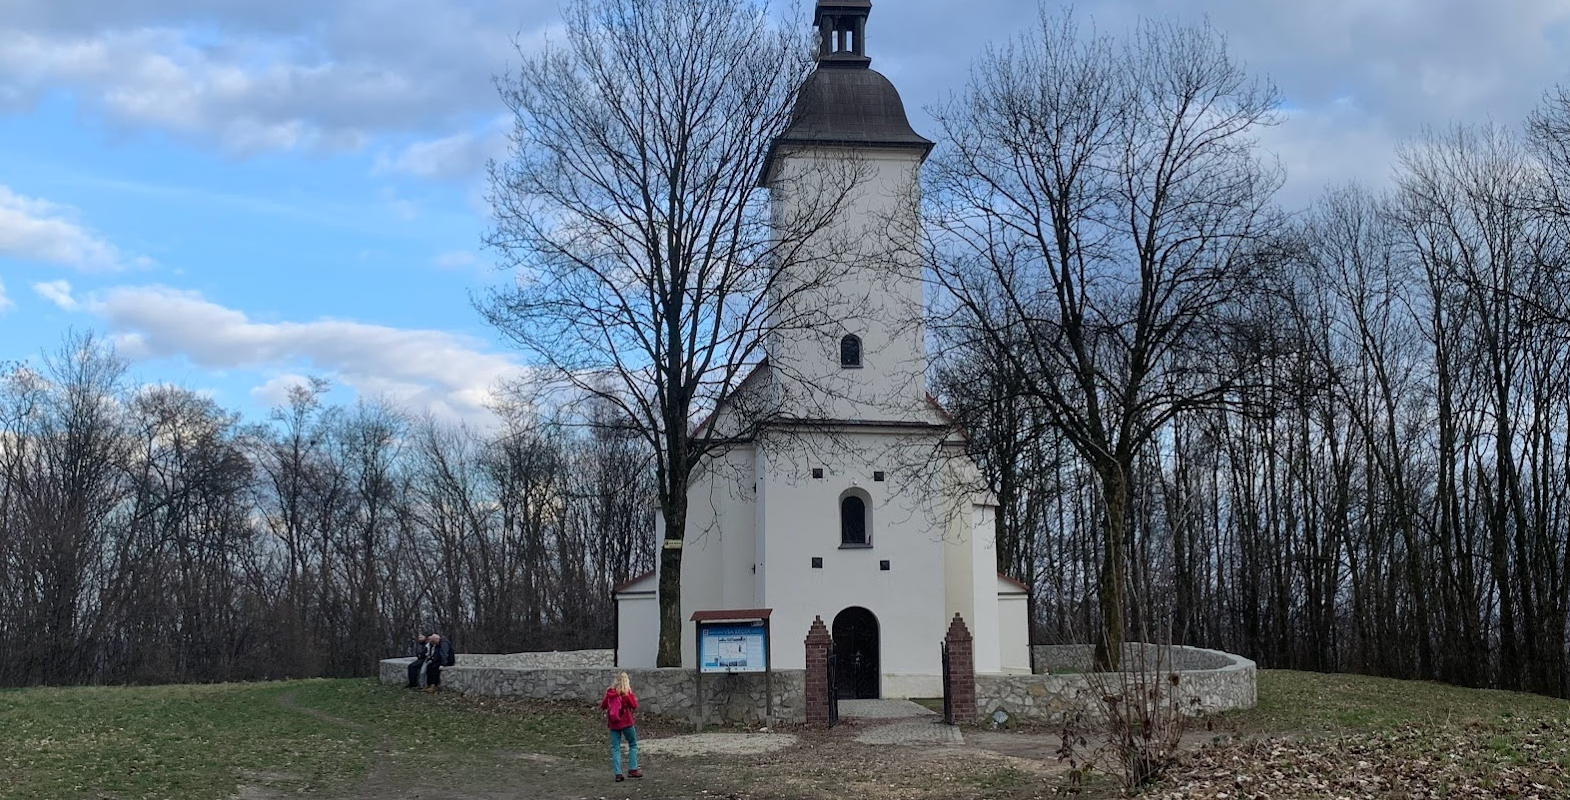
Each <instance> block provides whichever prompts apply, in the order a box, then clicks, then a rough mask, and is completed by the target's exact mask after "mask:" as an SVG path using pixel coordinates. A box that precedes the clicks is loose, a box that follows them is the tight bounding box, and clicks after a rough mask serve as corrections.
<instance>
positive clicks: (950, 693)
mask: <svg viewBox="0 0 1570 800" xmlns="http://www.w3.org/2000/svg"><path fill="white" fill-rule="evenodd" d="M939 647H940V648H941V649H942V651H943V723H944V724H945V725H953V724H954V686H953V684H954V680H953V677H952V676H951V675H950V674H949V643H948V642H940V643H939Z"/></svg>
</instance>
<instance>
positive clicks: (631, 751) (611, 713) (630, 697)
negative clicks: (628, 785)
mask: <svg viewBox="0 0 1570 800" xmlns="http://www.w3.org/2000/svg"><path fill="white" fill-rule="evenodd" d="M600 708H603V709H605V724H606V727H608V728H610V730H611V773H612V774H614V775H615V776H616V780H618V781H619V780H623V778H622V776H621V743H622V740H623V739H626V740H627V766H629V767H631V769H629V770H627V777H629V778H641V777H643V773H642V772H639V771H638V727H637V723H636V722H635V721H634V720H633V718H632V712H634V711H636V710H637V709H638V696H637V695H635V694H633V693H632V681H630V680H628V679H627V673H625V672H623V673H621V674H619V675H617V676H616V682H615V683H613V684H611V687H610V688H609V689H606V690H605V697H604V698H603V699H601V700H600Z"/></svg>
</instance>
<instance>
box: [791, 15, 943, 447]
mask: <svg viewBox="0 0 1570 800" xmlns="http://www.w3.org/2000/svg"><path fill="white" fill-rule="evenodd" d="M871 11H872V3H871V2H870V0H819V2H818V4H817V8H816V11H815V14H814V17H813V21H814V23H815V25H816V26H817V29H818V65H817V68H816V69H814V70H813V72H812V74H811V75H809V76H808V77H807V80H806V81H805V82H804V83H803V84H802V86H801V89H800V90H799V92H798V94H797V98H796V105H795V108H794V109H793V110H792V113H791V121H790V125H789V126H788V127H787V128H786V130H785V131H784V133H782V134H781V135H780V136H779V137H778V138H777V139H776V140H775V141H774V144H773V146H772V147H771V148H770V151H769V154H768V160H767V162H766V164H765V166H764V170H763V175H762V179H761V183H762V185H763V186H765V187H767V188H768V189H769V190H770V192H771V194H772V199H773V209H774V212H773V213H774V224H775V226H776V228H777V229H778V230H779V231H780V234H781V238H782V239H786V240H790V239H794V238H797V237H804V239H805V246H804V247H802V248H801V249H800V255H799V257H795V258H792V259H791V261H790V263H788V264H785V265H784V266H783V267H782V269H787V270H791V271H792V273H791V274H788V275H786V276H785V279H784V280H781V281H779V282H778V283H779V284H780V287H779V289H778V290H777V291H776V293H775V296H774V297H771V298H770V300H771V304H772V305H773V311H774V315H775V316H774V322H775V332H774V334H773V335H772V337H771V341H770V346H769V352H768V357H769V361H770V364H771V365H772V367H773V369H772V370H771V371H772V372H773V373H774V374H775V375H776V376H777V378H778V383H777V385H778V388H779V390H780V392H781V394H780V412H781V413H782V414H783V415H784V416H787V417H800V418H811V419H823V420H843V421H851V422H868V421H899V422H910V421H916V420H919V419H925V418H926V414H927V412H928V407H927V405H926V399H925V398H926V389H925V371H926V352H925V349H924V344H923V327H922V324H921V314H922V310H923V306H922V281H921V261H920V256H919V252H920V247H919V244H920V221H919V216H918V214H917V206H918V199H919V183H918V175H919V172H920V168H921V163H922V161H924V160H925V159H926V157H927V154H928V152H930V151H931V149H932V142H931V141H929V140H927V139H925V138H923V137H922V136H921V135H919V134H917V133H916V132H915V130H913V129H912V128H911V126H910V121H909V120H908V119H907V118H906V116H905V105H904V103H903V102H902V101H901V100H900V96H899V92H898V91H896V90H895V88H894V85H893V84H892V83H890V82H889V80H888V78H885V77H884V76H883V75H881V74H879V73H878V72H877V71H875V70H873V69H872V67H871V65H872V59H871V58H869V57H868V56H867V49H866V37H867V17H868V16H869V14H870V13H871Z"/></svg>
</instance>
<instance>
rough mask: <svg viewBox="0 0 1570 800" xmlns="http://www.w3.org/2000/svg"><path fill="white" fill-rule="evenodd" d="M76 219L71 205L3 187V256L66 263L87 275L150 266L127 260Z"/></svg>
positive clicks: (0, 233) (0, 218)
mask: <svg viewBox="0 0 1570 800" xmlns="http://www.w3.org/2000/svg"><path fill="white" fill-rule="evenodd" d="M75 216H76V212H75V209H73V208H71V207H70V206H64V205H60V204H57V203H51V202H49V201H48V200H41V199H39V198H35V197H24V196H23V195H19V194H16V193H15V192H13V191H11V190H10V189H9V188H7V187H5V186H0V256H11V257H14V258H21V259H27V260H29V261H44V262H48V263H52V264H62V265H64V266H68V267H74V268H76V269H79V270H82V271H86V272H94V271H98V272H107V271H113V270H119V269H124V268H125V267H126V266H128V265H135V266H146V265H148V264H149V263H150V262H149V261H148V260H147V259H146V258H141V257H137V258H131V259H126V258H125V257H124V256H123V255H122V254H121V253H120V251H119V249H117V248H116V247H115V246H114V245H112V244H109V243H108V242H106V241H104V240H103V239H101V238H99V237H98V236H97V235H96V234H94V233H93V232H92V231H89V230H88V229H87V228H85V227H83V226H82V225H81V224H80V223H79V222H77V221H76V220H75Z"/></svg>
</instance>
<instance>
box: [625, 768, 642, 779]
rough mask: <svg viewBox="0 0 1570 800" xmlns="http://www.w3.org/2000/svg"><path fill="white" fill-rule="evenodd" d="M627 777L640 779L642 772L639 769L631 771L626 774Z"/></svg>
mask: <svg viewBox="0 0 1570 800" xmlns="http://www.w3.org/2000/svg"><path fill="white" fill-rule="evenodd" d="M627 777H629V778H641V777H643V770H641V769H635V770H631V771H629V772H628V773H627Z"/></svg>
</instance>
